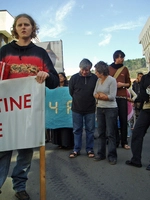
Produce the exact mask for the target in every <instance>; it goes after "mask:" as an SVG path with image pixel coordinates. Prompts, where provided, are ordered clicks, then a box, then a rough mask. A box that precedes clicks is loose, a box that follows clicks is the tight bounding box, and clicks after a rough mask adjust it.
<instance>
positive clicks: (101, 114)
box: [97, 107, 118, 161]
mask: <svg viewBox="0 0 150 200" xmlns="http://www.w3.org/2000/svg"><path fill="white" fill-rule="evenodd" d="M117 115H118V108H99V107H98V108H97V125H98V127H97V128H98V133H99V141H98V152H97V154H98V155H99V156H100V157H101V158H102V159H104V158H106V139H108V160H110V161H113V160H117V151H116V122H117Z"/></svg>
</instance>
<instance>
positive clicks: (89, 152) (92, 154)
mask: <svg viewBox="0 0 150 200" xmlns="http://www.w3.org/2000/svg"><path fill="white" fill-rule="evenodd" d="M87 155H88V157H89V158H94V156H95V155H94V151H88V152H87Z"/></svg>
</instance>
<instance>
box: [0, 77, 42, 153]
mask: <svg viewBox="0 0 150 200" xmlns="http://www.w3.org/2000/svg"><path fill="white" fill-rule="evenodd" d="M42 145H45V84H44V83H43V84H39V83H38V82H37V81H36V80H35V77H33V76H31V77H27V78H17V79H9V80H3V81H0V151H5V150H14V149H23V148H32V147H38V146H42Z"/></svg>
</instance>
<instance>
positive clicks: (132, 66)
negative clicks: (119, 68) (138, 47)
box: [124, 58, 148, 79]
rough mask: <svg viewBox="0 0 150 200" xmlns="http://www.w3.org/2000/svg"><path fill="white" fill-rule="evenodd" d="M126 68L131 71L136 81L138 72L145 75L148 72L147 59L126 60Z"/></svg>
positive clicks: (131, 75)
mask: <svg viewBox="0 0 150 200" xmlns="http://www.w3.org/2000/svg"><path fill="white" fill-rule="evenodd" d="M124 66H126V67H127V68H128V69H129V72H130V77H131V79H136V77H137V73H138V72H143V74H146V73H147V72H148V68H147V67H146V60H145V58H137V59H131V60H125V61H124Z"/></svg>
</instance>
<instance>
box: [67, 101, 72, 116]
mask: <svg viewBox="0 0 150 200" xmlns="http://www.w3.org/2000/svg"><path fill="white" fill-rule="evenodd" d="M71 104H72V101H68V102H67V114H69V113H70V110H71Z"/></svg>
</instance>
